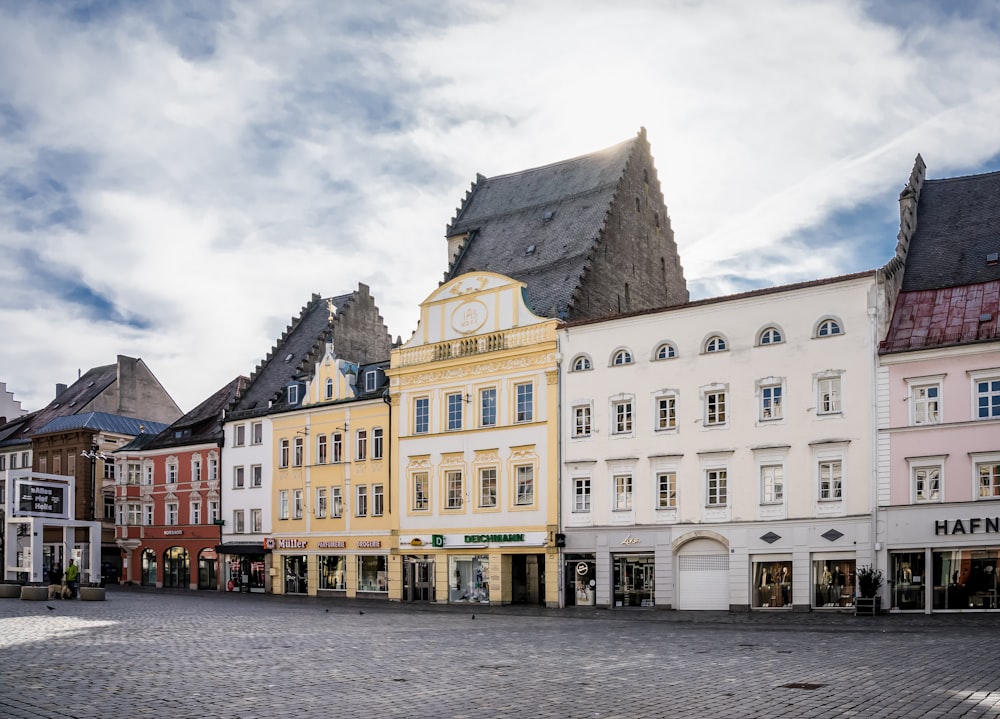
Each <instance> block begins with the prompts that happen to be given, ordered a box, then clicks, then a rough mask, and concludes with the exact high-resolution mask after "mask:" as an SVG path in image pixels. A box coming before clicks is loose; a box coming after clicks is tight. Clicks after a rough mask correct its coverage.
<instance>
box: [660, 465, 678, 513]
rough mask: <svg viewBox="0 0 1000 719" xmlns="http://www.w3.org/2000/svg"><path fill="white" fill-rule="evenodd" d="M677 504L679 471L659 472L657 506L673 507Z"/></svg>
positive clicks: (663, 507) (662, 507)
mask: <svg viewBox="0 0 1000 719" xmlns="http://www.w3.org/2000/svg"><path fill="white" fill-rule="evenodd" d="M676 506H677V473H676V472H657V474H656V508H657V509H673V508H675V507H676Z"/></svg>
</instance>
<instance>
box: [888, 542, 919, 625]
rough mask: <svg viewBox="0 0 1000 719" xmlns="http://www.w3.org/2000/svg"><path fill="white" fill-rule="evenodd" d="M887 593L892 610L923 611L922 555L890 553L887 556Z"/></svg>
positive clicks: (917, 553) (916, 553)
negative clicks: (888, 577)
mask: <svg viewBox="0 0 1000 719" xmlns="http://www.w3.org/2000/svg"><path fill="white" fill-rule="evenodd" d="M889 566H890V570H889V576H890V577H892V581H891V582H889V591H890V593H891V595H892V596H891V601H892V608H893V609H899V610H901V611H905V610H909V609H918V610H923V608H924V606H925V600H924V597H925V589H924V580H925V574H924V553H923V552H892V553H891V554H890V555H889Z"/></svg>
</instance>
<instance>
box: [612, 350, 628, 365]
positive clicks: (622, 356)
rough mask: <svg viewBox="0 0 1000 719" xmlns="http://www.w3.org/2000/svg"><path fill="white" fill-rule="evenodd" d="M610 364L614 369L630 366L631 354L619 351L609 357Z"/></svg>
mask: <svg viewBox="0 0 1000 719" xmlns="http://www.w3.org/2000/svg"><path fill="white" fill-rule="evenodd" d="M611 364H612V366H615V367H620V366H621V365H626V364H632V353H631V352H629V351H628V350H626V349H620V350H618V351H617V352H615V353H614V354H613V355H612V356H611Z"/></svg>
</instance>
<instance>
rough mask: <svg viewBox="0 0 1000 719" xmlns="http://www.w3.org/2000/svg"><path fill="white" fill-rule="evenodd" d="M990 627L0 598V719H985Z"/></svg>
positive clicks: (999, 687) (909, 621)
mask: <svg viewBox="0 0 1000 719" xmlns="http://www.w3.org/2000/svg"><path fill="white" fill-rule="evenodd" d="M49 607H52V609H49ZM997 621H998V620H997V618H996V617H995V616H992V615H987V614H978V615H969V616H959V615H934V616H924V615H920V616H910V615H895V616H882V617H877V618H862V617H854V616H851V615H846V614H835V615H828V614H822V613H812V614H799V615H797V614H789V613H782V614H775V613H771V614H768V613H754V614H749V615H748V614H736V615H733V614H728V613H706V612H702V613H682V612H654V611H641V610H640V611H612V610H591V609H588V610H583V611H576V610H548V609H542V608H533V607H502V608H493V607H481V608H480V607H471V606H470V607H446V606H442V607H437V606H431V605H399V604H384V603H375V602H367V603H366V602H350V603H346V602H343V603H342V602H338V601H335V600H323V599H313V598H305V597H302V598H295V597H272V596H263V595H233V594H222V595H220V594H214V593H195V592H191V593H187V594H180V593H175V594H172V593H159V592H151V591H140V590H133V589H125V588H113V589H110V590H109V591H108V600H107V601H106V602H80V601H74V602H70V601H52V602H30V601H21V600H16V599H6V600H3V601H0V651H2V654H0V656H2V657H3V674H2V681H0V717H4V718H5V719H8V718H9V719H19V718H27V717H31V718H41V717H44V718H46V719H49V718H55V717H74V718H76V717H79V718H91V717H93V718H97V717H102V718H103V717H142V716H148V717H172V718H173V719H182V718H185V717H219V718H225V719H248V718H250V717H296V718H298V719H302V718H304V717H350V716H363V717H380V718H388V717H410V718H412V717H452V718H456V719H458V718H463V719H465V718H469V719H475V718H477V717H563V718H565V717H579V718H584V717H592V718H595V719H596V718H602V719H603V718H607V717H622V718H629V717H635V718H638V717H761V718H766V719H771V718H774V717H851V716H857V717H865V718H869V717H911V716H914V717H916V716H920V717H924V716H933V717H973V716H992V715H994V714H996V713H997V712H998V707H1000V661H998V660H1000V642H997V641H996V636H997Z"/></svg>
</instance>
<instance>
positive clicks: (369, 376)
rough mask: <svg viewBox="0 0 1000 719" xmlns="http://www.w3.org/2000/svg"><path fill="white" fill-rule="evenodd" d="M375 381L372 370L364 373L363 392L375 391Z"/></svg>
mask: <svg viewBox="0 0 1000 719" xmlns="http://www.w3.org/2000/svg"><path fill="white" fill-rule="evenodd" d="M376 379H377V376H376V373H375V371H374V370H370V371H368V372H365V392H374V391H375V380H376Z"/></svg>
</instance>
